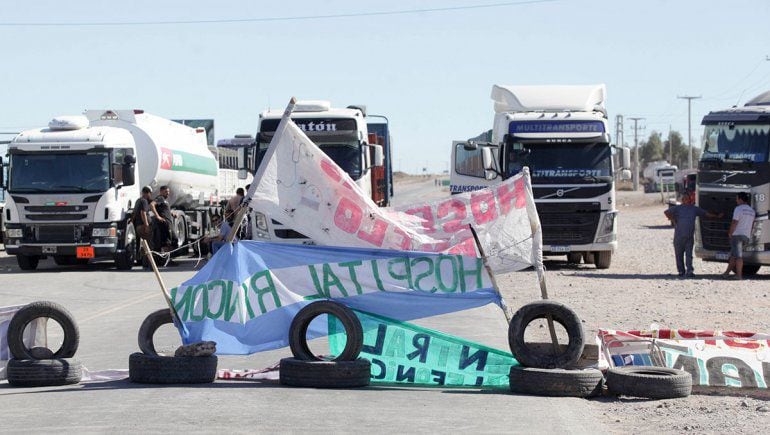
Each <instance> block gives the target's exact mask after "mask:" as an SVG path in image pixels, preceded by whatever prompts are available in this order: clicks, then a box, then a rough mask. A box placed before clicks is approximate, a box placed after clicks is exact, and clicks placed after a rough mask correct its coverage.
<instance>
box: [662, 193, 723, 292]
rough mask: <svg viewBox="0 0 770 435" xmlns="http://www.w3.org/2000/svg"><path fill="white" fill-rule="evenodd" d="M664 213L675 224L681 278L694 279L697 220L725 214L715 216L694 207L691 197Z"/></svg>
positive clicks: (675, 250)
mask: <svg viewBox="0 0 770 435" xmlns="http://www.w3.org/2000/svg"><path fill="white" fill-rule="evenodd" d="M663 213H664V214H665V215H666V217H667V218H668V219H669V220H670V221H671V222H672V223H673V224H674V258H675V259H676V270H677V272H678V274H679V277H681V278H684V277H688V278H691V277H694V276H695V271H694V270H693V267H692V248H693V244H694V241H695V239H694V236H693V234H694V233H695V218H696V217H700V218H703V217H708V218H717V217H722V216H723V214H722V213H720V214H714V213H711V212H708V211H706V210H704V209H702V208H700V207H698V206H696V205H694V204H693V197H692V196H690V195H685V196H683V197H682V204H681V205H677V206H674V207H671V208H669V209H668V210H666V211H664V212H663Z"/></svg>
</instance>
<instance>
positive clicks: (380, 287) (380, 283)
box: [371, 260, 385, 292]
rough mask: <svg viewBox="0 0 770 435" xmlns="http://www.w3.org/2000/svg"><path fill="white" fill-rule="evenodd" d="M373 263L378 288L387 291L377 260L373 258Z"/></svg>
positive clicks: (373, 272)
mask: <svg viewBox="0 0 770 435" xmlns="http://www.w3.org/2000/svg"><path fill="white" fill-rule="evenodd" d="M371 263H372V275H373V276H374V282H376V283H377V288H378V289H380V291H383V292H384V291H385V287H383V286H382V279H380V268H379V266H377V260H371Z"/></svg>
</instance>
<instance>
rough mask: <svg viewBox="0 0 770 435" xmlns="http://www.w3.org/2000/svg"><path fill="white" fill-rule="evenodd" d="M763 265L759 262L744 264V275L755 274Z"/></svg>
mask: <svg viewBox="0 0 770 435" xmlns="http://www.w3.org/2000/svg"><path fill="white" fill-rule="evenodd" d="M760 267H762V266H761V265H759V264H744V265H743V276H754V275H756V274H757V272H759V268H760Z"/></svg>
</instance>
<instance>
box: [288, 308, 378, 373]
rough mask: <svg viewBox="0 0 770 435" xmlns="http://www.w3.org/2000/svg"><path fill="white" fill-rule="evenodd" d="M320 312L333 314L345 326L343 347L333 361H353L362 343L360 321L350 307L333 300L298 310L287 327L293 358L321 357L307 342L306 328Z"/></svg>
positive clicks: (309, 359)
mask: <svg viewBox="0 0 770 435" xmlns="http://www.w3.org/2000/svg"><path fill="white" fill-rule="evenodd" d="M321 314H327V315H329V316H334V317H336V318H338V319H339V320H340V322H342V326H343V328H345V336H346V340H345V349H343V350H342V352H340V354H339V355H338V356H337V358H335V359H334V361H353V360H355V359H356V358H358V354H359V353H361V348H362V347H363V343H364V331H363V328H362V327H361V321H360V320H358V317H357V316H356V313H354V312H353V310H351V309H350V308H348V307H346V306H345V305H342V304H341V303H339V302H335V301H317V302H313V303H311V304H309V305H306V306H305V307H304V308H302V309H301V310H299V312H298V313H297V315H296V316H294V319H293V320H292V321H291V326H290V327H289V347H290V348H291V353H292V354H293V355H294V358H296V359H298V360H305V361H320V360H321V359H320V358H319V357H317V356H316V355H313V352H311V351H310V347H309V346H308V344H307V328H308V327H309V326H310V322H312V321H313V319H315V318H316V317H318V316H320V315H321Z"/></svg>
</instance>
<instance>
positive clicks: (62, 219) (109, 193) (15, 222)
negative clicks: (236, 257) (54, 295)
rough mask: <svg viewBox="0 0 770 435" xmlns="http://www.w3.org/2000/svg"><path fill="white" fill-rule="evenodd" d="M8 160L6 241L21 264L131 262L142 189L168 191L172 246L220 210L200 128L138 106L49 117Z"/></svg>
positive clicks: (201, 230) (215, 175) (214, 168)
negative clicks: (133, 216) (49, 260)
mask: <svg viewBox="0 0 770 435" xmlns="http://www.w3.org/2000/svg"><path fill="white" fill-rule="evenodd" d="M8 156H9V161H8V179H7V180H6V181H7V186H6V187H7V194H6V205H5V210H4V213H5V216H4V220H5V225H6V228H7V231H6V233H5V239H4V241H5V246H6V251H7V253H8V254H10V255H15V256H16V258H17V261H18V264H19V267H20V268H21V269H23V270H33V269H35V268H36V267H37V265H38V262H39V261H40V260H41V259H44V258H47V257H53V259H54V260H55V261H56V263H57V264H76V263H86V262H88V261H89V259H91V258H101V259H104V258H108V259H114V261H115V264H116V266H117V268H118V269H130V268H131V267H133V265H134V264H135V261H136V260H137V254H138V249H137V237H136V235H135V231H134V226H133V224H132V223H130V222H129V220H130V219H129V217H130V215H131V210H132V208H133V206H134V204H135V202H136V200H137V199H138V198H139V196H140V190H141V186H150V187H152V188H153V190H154V191H155V192H157V190H158V188H159V187H160V186H162V185H167V186H169V187H170V189H171V196H170V198H169V201H170V204H171V208H172V215H173V218H174V219H173V222H172V238H173V240H174V242H175V243H176V245H177V246H182V245H184V244H186V243H187V242H188V241H192V240H195V239H197V238H199V237H201V236H203V235H204V234H205V233H206V232H207V230H208V229H209V225H210V219H209V218H210V216H211V215H212V214H213V213H217V212H218V209H217V205H218V202H219V190H218V184H219V177H220V174H219V172H220V169H219V166H218V164H217V160H216V158H215V157H214V156H213V155H212V153H211V152H210V151H209V149H208V147H207V141H206V132H205V130H204V129H202V128H198V129H196V128H190V127H187V126H184V125H181V124H179V123H176V122H173V121H170V120H167V119H164V118H161V117H158V116H154V115H151V114H148V113H145V112H144V111H143V110H88V111H86V112H85V116H75V117H59V118H54V119H53V120H52V121H51V122H50V123H49V125H48V128H41V129H35V130H28V131H25V132H22V133H20V134H19V135H18V136H16V137H15V138H14V139H13V140H12V141H11V142H10V144H9V146H8ZM234 172H235V171H234ZM3 184H4V183H3Z"/></svg>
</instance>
